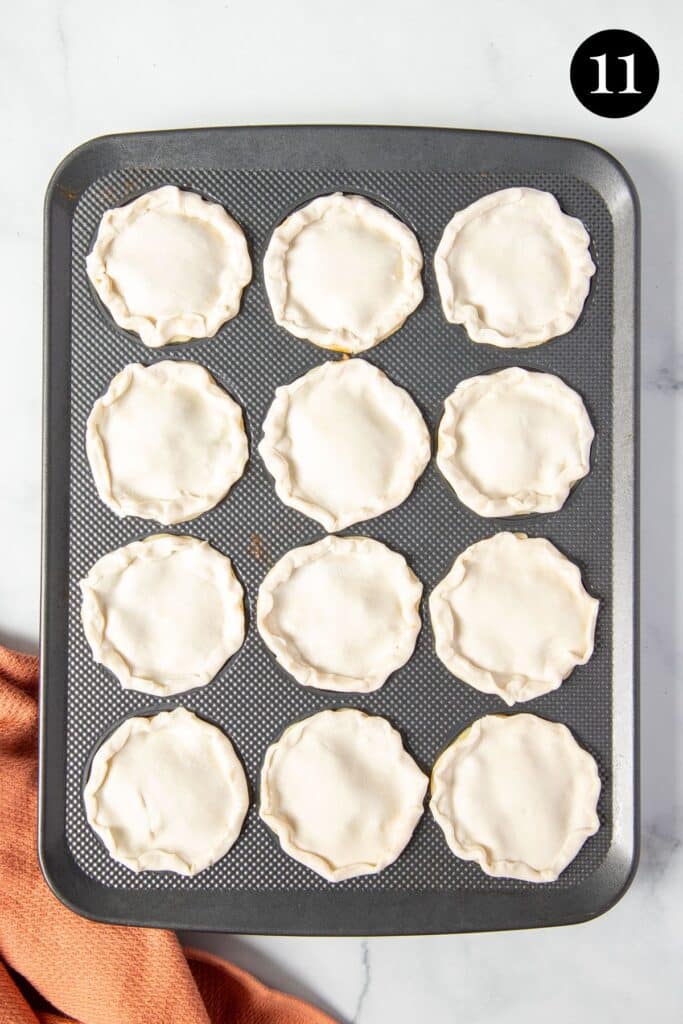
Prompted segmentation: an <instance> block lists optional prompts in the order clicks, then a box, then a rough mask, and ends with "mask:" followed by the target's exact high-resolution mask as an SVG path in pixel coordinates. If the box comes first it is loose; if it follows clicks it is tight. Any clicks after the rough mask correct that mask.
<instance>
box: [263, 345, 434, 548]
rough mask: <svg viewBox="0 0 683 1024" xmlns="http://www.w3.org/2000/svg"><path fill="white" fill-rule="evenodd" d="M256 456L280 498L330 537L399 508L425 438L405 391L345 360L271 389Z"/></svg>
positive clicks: (425, 448)
mask: <svg viewBox="0 0 683 1024" xmlns="http://www.w3.org/2000/svg"><path fill="white" fill-rule="evenodd" d="M259 451H260V453H261V456H262V458H263V461H264V462H265V465H266V468H267V470H268V472H269V473H270V474H271V475H272V476H273V477H274V479H275V490H276V491H277V494H278V497H279V498H280V500H281V501H283V502H284V503H285V505H289V506H290V507H291V508H295V509H298V510H299V511H300V512H303V513H304V515H307V516H310V517H311V518H312V519H315V520H316V521H317V522H318V523H320V524H321V525H322V526H323V527H324V528H325V529H326V530H327V531H328V532H332V531H334V530H341V529H343V528H344V527H346V526H351V524H352V523H358V522H361V521H362V520H365V519H372V518H373V517H374V516H378V515H380V514H381V513H382V512H386V511H388V510H389V509H391V508H395V507H396V506H397V505H400V504H401V502H403V501H404V500H405V499H406V498H407V497H408V495H409V494H410V492H411V491H412V489H413V487H414V485H415V481H416V480H417V478H418V477H419V476H420V475H421V473H422V472H423V470H424V468H425V466H426V465H427V463H428V462H429V457H430V439H429V432H428V430H427V427H426V425H425V422H424V420H423V419H422V416H421V414H420V412H419V410H418V408H417V406H416V405H415V403H414V402H413V400H412V398H411V397H410V395H409V394H408V392H407V391H404V390H403V388H400V387H397V386H396V385H395V384H392V382H391V381H390V380H389V378H388V377H386V376H385V374H384V373H382V371H381V370H378V369H377V368H376V367H374V366H372V365H371V364H370V363H367V362H365V361H364V360H362V359H349V360H342V361H339V362H327V363H323V364H322V366H317V367H315V368H314V369H313V370H310V371H309V372H308V373H306V374H304V376H303V377H299V378H298V379H297V380H295V381H294V382H293V383H292V384H287V385H285V386H283V387H279V388H278V389H277V390H276V392H275V399H274V401H273V404H272V405H271V407H270V409H269V410H268V414H267V416H266V419H265V421H264V424H263V440H262V441H261V443H260V445H259Z"/></svg>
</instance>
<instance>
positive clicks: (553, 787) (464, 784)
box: [430, 714, 600, 882]
mask: <svg viewBox="0 0 683 1024" xmlns="http://www.w3.org/2000/svg"><path fill="white" fill-rule="evenodd" d="M431 794H432V798H431V802H430V809H431V811H432V814H433V815H434V817H435V819H436V821H437V822H438V824H439V825H440V826H441V828H442V829H443V833H444V835H445V837H446V841H447V843H448V845H449V846H450V848H451V850H452V851H453V853H454V854H455V855H456V856H457V857H462V858H463V859H464V860H473V861H476V862H477V863H478V864H479V866H480V867H481V869H482V871H484V872H486V874H487V875H493V876H495V877H504V878H520V879H523V880H525V881H527V882H554V881H555V880H556V879H557V878H558V876H559V875H560V874H561V872H562V871H564V869H565V868H566V867H567V865H568V864H569V863H570V862H571V861H572V860H574V858H575V857H576V855H577V853H578V852H579V850H580V849H581V847H582V846H583V844H584V843H585V841H586V839H588V837H589V836H592V835H593V834H594V833H595V832H597V830H598V828H599V827H600V822H599V819H598V816H597V804H598V797H599V795H600V778H599V776H598V769H597V765H596V763H595V760H594V758H593V757H592V756H591V755H590V754H589V753H588V752H587V751H586V750H584V749H583V747H581V746H579V744H578V743H577V742H576V740H575V739H574V737H573V736H572V734H571V733H570V731H569V729H567V728H566V726H564V725H560V723H559V722H548V721H546V720H545V719H543V718H537V717H536V715H529V714H518V715H487V716H486V717H485V718H480V719H479V720H478V721H476V722H475V723H474V724H473V725H472V726H470V728H469V729H466V730H465V731H464V732H463V733H461V734H460V736H458V738H457V739H456V740H455V741H454V742H453V743H451V745H450V746H449V747H448V748H447V749H446V750H445V751H444V752H443V753H442V754H441V756H440V757H439V758H438V760H437V762H436V764H435V765H434V768H433V770H432V779H431Z"/></svg>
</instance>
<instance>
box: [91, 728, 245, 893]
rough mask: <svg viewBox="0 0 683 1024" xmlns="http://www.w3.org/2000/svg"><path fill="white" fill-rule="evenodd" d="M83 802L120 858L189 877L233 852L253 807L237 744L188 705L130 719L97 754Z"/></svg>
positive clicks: (141, 868) (128, 863)
mask: <svg viewBox="0 0 683 1024" xmlns="http://www.w3.org/2000/svg"><path fill="white" fill-rule="evenodd" d="M84 797H85V809H86V814H87V818H88V821H89V823H90V825H91V827H92V828H93V829H94V830H95V832H96V833H97V834H98V835H99V837H100V838H101V839H102V841H103V843H104V845H105V846H106V848H107V850H108V851H109V853H110V855H111V856H112V857H113V858H114V860H117V861H120V862H121V863H122V864H125V866H126V867H127V868H130V869H131V871H136V872H138V871H175V872H177V873H178V874H182V875H196V874H198V872H200V871H204V870H205V868H208V867H210V866H211V865H212V864H214V863H215V862H216V861H217V860H220V858H221V857H223V856H224V855H225V854H226V853H227V852H228V850H230V848H231V847H232V846H233V844H234V843H235V841H236V840H237V838H238V836H239V834H240V831H241V829H242V824H243V822H244V818H245V816H246V813H247V809H248V807H249V792H248V789H247V780H246V777H245V774H244V769H243V768H242V765H241V764H240V761H239V758H238V757H237V755H236V753H235V751H234V749H233V746H232V744H231V742H230V740H229V739H228V737H227V736H226V735H225V734H224V733H223V732H221V730H220V729H218V728H216V726H215V725H210V724H209V723H208V722H205V721H204V720H203V719H201V718H198V717H197V716H196V715H194V714H192V712H191V711H187V710H186V709H185V708H176V709H175V710H174V711H162V712H161V713H160V714H157V715H152V716H150V717H148V718H147V717H140V718H127V719H126V720H125V721H124V722H123V723H122V724H121V725H120V726H119V727H118V728H117V729H116V730H115V731H114V732H113V733H112V734H111V736H110V737H109V738H108V739H107V740H105V742H104V743H103V744H102V746H101V747H100V748H99V749H98V751H97V752H96V754H95V757H94V758H93V762H92V767H91V769H90V776H89V778H88V782H87V784H86V787H85V792H84Z"/></svg>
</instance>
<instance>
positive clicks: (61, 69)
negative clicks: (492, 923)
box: [0, 0, 683, 1024]
mask: <svg viewBox="0 0 683 1024" xmlns="http://www.w3.org/2000/svg"><path fill="white" fill-rule="evenodd" d="M611 27H623V28H629V29H632V30H634V31H636V32H639V33H640V34H641V35H643V36H645V38H646V39H648V40H649V42H650V43H651V45H652V46H653V47H654V49H655V51H656V52H657V54H658V57H659V61H660V65H661V70H662V75H661V84H660V88H659V92H658V94H657V96H656V97H655V99H654V100H653V101H652V103H651V104H650V106H649V107H648V108H647V109H646V110H644V111H643V112H641V113H640V114H638V115H636V116H635V117H633V118H630V119H627V120H625V121H607V120H602V119H600V118H597V117H594V116H593V115H591V114H590V113H588V112H587V111H585V110H584V109H583V108H582V107H581V106H579V104H578V103H577V101H576V100H575V99H574V96H573V94H572V93H571V90H570V88H569V82H568V66H569V60H570V58H571V55H572V53H573V51H574V49H575V48H576V46H577V45H578V43H579V42H580V41H581V40H582V39H584V38H585V37H586V36H587V35H589V34H590V33H591V32H594V31H597V30H598V29H601V28H611ZM682 39H683V19H682V17H681V6H680V3H679V0H651V2H650V3H648V4H645V3H643V2H642V0H637V2H636V0H622V2H620V3H616V2H612V0H572V2H571V3H568V4H565V5H559V4H548V3H547V0H526V2H524V3H511V2H510V0H487V2H486V3H485V4H483V3H479V4H469V3H468V4H465V3H458V2H457V0H422V2H421V3H415V2H414V0H391V2H390V0H375V2H372V0H347V3H346V4H344V5H340V4H330V3H325V0H289V2H287V0H278V2H275V0H262V2H261V3H254V2H253V0H252V2H247V0H220V2H219V0H194V3H189V2H188V0H183V2H181V0H147V2H146V3H141V2H139V0H136V2H133V0H119V2H118V3H117V4H113V5H105V4H97V3H93V2H92V0H45V2H41V0H23V2H22V3H16V4H11V5H6V8H5V9H4V10H3V25H2V32H1V33H0V97H1V103H0V117H1V119H2V120H1V123H2V141H3V147H2V159H1V160H0V296H1V307H0V308H2V311H3V315H2V334H3V337H2V342H1V345H2V364H1V369H0V410H1V415H2V429H1V430H0V467H1V469H2V485H1V486H0V565H1V566H2V571H1V572H0V638H1V639H3V640H4V641H6V642H10V643H15V644H16V645H18V646H22V647H24V648H26V649H35V648H36V643H37V631H38V626H37V622H38V563H39V544H40V542H39V517H40V509H39V494H40V483H39V476H40V376H41V316H42V309H41V301H42V300H41V231H42V223H41V218H42V200H43V193H44V190H45V185H46V183H47V180H48V177H49V175H50V173H51V171H52V169H53V167H54V166H55V165H56V163H57V162H58V160H59V159H60V158H61V157H62V156H63V155H64V154H65V153H66V152H67V151H68V150H70V149H71V148H72V147H74V146H75V145H77V144H78V143H80V142H82V141H84V140H85V139H87V138H89V137H91V136H94V135H99V134H102V133H105V132H111V131H125V130H139V129H152V128H178V127H190V126H197V125H207V124H242V123H268V122H272V123H278V122H281V123H284V122H290V123H293V122H297V121H299V122H325V121H328V122H357V123H361V122H366V123H373V122H374V123H394V124H401V123H404V124H439V125H447V126H455V127H470V128H493V129H508V130H513V131H514V130H517V131H529V132H541V133H549V134H558V135H572V136H577V137H580V138H585V139H588V140H590V141H593V142H596V143H598V144H600V145H602V146H605V147H606V148H607V149H609V150H611V151H612V152H613V153H615V155H616V156H617V157H618V158H619V159H620V160H622V162H623V163H624V164H625V165H626V167H627V168H628V170H629V171H630V172H631V174H632V176H633V177H634V179H635V182H636V185H637V187H638V189H639V192H640V196H641V201H642V212H643V402H642V436H643V444H642V448H643V458H642V504H643V514H642V562H643V583H642V602H643V607H642V631H643V637H642V639H643V670H642V748H643V855H642V860H641V867H640V871H639V874H638V876H637V878H636V881H635V883H634V885H633V887H632V889H631V891H630V892H629V893H628V895H627V896H626V897H625V898H624V900H623V901H622V902H621V903H620V904H619V905H618V906H617V907H616V908H615V909H614V910H612V911H611V912H610V913H609V914H608V915H606V916H605V917H603V918H601V919H599V920H597V921H595V922H593V923H591V924H586V925H581V926H578V927H574V928H570V929H555V930H552V931H546V932H528V933H520V934H500V935H480V936H472V937H460V936H451V937H438V938H424V939H417V938H416V939H381V940H370V941H368V942H364V941H359V940H320V939H317V940H312V939H311V940H308V939H306V940H305V939H275V938H270V939H269V938H258V939H257V938H240V937H237V936H236V937H231V936H213V937H211V936H194V937H193V941H194V942H195V943H196V944H198V945H203V946H205V947H207V948H210V949H213V950H215V951H217V952H220V953H223V954H224V955H226V956H228V957H230V958H232V959H233V960H235V961H236V962H237V963H239V964H241V965H243V966H245V967H247V968H249V969H250V970H253V971H254V972H255V973H256V974H257V975H259V976H260V977H261V978H263V979H264V980H265V981H266V982H269V983H272V984H274V985H279V986H280V987H282V988H284V989H286V990H288V991H291V992H296V993H300V994H302V995H304V996H306V997H308V998H309V999H311V1000H312V1001H314V1002H316V1003H318V1004H320V1005H321V1006H323V1007H325V1008H326V1009H328V1010H329V1011H330V1012H331V1013H333V1014H334V1015H335V1016H337V1017H338V1018H339V1019H340V1020H342V1021H347V1022H350V1021H360V1022H363V1024H381V1022H384V1021H389V1020H390V1021H392V1022H395V1024H402V1022H406V1024H407V1022H411V1021H413V1020H415V1019H416V1018H419V1019H422V1020H425V1021H430V1022H436V1024H442V1022H448V1021H454V1020H456V1019H458V1020H467V1021H468V1024H475V1022H478V1021H482V1022H484V1021H486V1022H487V1024H490V1022H493V1021H495V1022H508V1021H509V1022H513V1021H514V1022H517V1021H521V1020H525V1021H529V1022H530V1024H532V1022H537V1021H538V1022H541V1021H546V1020H547V1019H548V1018H551V1019H552V1020H553V1021H554V1022H556V1024H564V1022H573V1021H575V1020H577V1019H578V1018H579V1017H580V1015H581V1014H583V1016H584V1019H586V1020H589V1021H592V1020H596V1021H597V1020H600V1021H601V1022H603V1024H606V1022H611V1021H620V1022H623V1021H636V1020H640V1019H641V1018H642V1016H643V1015H645V1014H646V1015H648V1016H653V1017H655V1018H656V1019H657V1021H658V1022H660V1024H668V1022H673V1021H679V1020H681V1019H683V983H682V981H681V954H682V952H683V942H682V939H681V931H682V930H683V850H682V848H681V834H682V833H681V803H682V801H681V787H682V785H683V769H682V767H681V755H680V749H681V745H682V744H683V738H682V737H683V698H682V697H681V687H682V685H683V680H682V679H681V640H680V630H679V629H678V624H679V621H680V593H681V586H682V585H683V565H682V562H681V553H680V552H681V541H682V535H681V526H680V523H681V519H680V512H681V480H683V474H682V473H681V472H680V469H679V466H680V457H681V445H682V442H683V427H682V421H683V338H682V337H681V310H680V301H679V298H678V294H677V286H678V285H680V282H681V281H682V280H683V261H682V259H681V247H680V234H681V203H682V200H683V188H682V185H681V183H682V180H683V179H682V174H681V168H682V166H683V132H681V119H680V94H681V86H682V85H683V81H682V75H681V55H680V46H681V40H682ZM677 634H678V635H677Z"/></svg>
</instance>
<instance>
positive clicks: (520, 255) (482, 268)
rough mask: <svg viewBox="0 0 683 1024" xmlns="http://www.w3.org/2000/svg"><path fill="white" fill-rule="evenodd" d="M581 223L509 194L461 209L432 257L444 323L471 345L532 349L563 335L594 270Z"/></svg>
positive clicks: (547, 197) (542, 202) (548, 198)
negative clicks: (460, 330) (461, 329)
mask: <svg viewBox="0 0 683 1024" xmlns="http://www.w3.org/2000/svg"><path fill="white" fill-rule="evenodd" d="M589 245H590V237H589V235H588V232H587V231H586V229H585V227H584V226H583V224H582V223H581V221H580V220H577V219H576V218H575V217H569V216H567V214H565V213H563V212H562V210H561V209H560V205H559V203H558V202H557V199H556V198H555V196H553V195H552V194H551V193H550V192H541V191H539V190H538V189H533V188H507V189H502V190H501V191H499V192H492V193H490V194H489V195H486V196H483V197H482V198H481V199H478V200H477V201H476V202H475V203H472V204H471V206H467V207H465V209H464V210H459V211H458V212H457V213H456V214H455V216H454V217H453V218H452V219H451V221H450V222H449V223H448V225H447V226H446V229H445V231H444V233H443V236H442V238H441V241H440V242H439V245H438V248H437V250H436V254H435V256H434V270H435V272H436V280H437V284H438V286H439V293H440V295H441V305H442V307H443V312H444V316H445V317H446V319H447V320H449V321H450V322H451V323H455V324H464V326H465V328H466V330H467V333H468V334H469V336H470V338H471V339H472V341H477V342H486V343H487V344H489V345H498V346H499V347H501V348H529V347H531V346H533V345H540V344H541V343H542V342H544V341H548V340H549V339H550V338H554V337H556V336H557V335H560V334H566V333H567V331H570V330H571V329H572V327H574V325H575V324H576V321H577V320H578V318H579V316H580V315H581V311H582V309H583V306H584V303H585V301H586V297H587V296H588V291H589V288H590V279H591V277H592V275H593V274H594V273H595V265H594V263H593V260H592V259H591V256H590V252H589Z"/></svg>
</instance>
